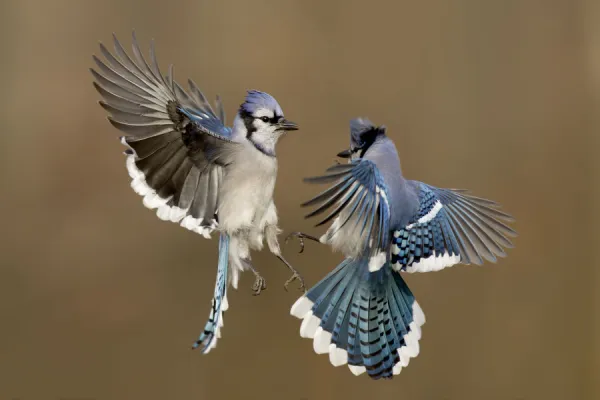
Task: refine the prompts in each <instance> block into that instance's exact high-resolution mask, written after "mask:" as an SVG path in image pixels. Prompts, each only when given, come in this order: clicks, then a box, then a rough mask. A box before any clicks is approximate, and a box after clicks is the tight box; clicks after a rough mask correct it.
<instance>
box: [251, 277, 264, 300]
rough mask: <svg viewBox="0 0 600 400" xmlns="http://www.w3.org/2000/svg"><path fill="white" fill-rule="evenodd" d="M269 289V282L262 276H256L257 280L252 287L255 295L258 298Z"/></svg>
mask: <svg viewBox="0 0 600 400" xmlns="http://www.w3.org/2000/svg"><path fill="white" fill-rule="evenodd" d="M266 289H267V281H266V280H265V278H263V277H262V276H260V275H256V279H255V280H254V284H253V285H252V290H253V291H254V293H253V295H254V296H258V295H259V294H260V292H261V291H263V290H266Z"/></svg>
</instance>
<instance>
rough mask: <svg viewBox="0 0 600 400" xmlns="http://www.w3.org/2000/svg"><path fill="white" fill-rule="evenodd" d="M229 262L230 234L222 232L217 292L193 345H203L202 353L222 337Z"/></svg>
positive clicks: (226, 305)
mask: <svg viewBox="0 0 600 400" xmlns="http://www.w3.org/2000/svg"><path fill="white" fill-rule="evenodd" d="M228 264H229V235H227V234H226V233H221V236H220V237H219V266H218V270H217V282H216V283H215V294H214V296H213V299H212V305H211V309H210V315H209V317H208V322H206V325H205V326H204V331H203V332H202V334H201V335H200V337H199V338H198V340H197V341H196V342H195V343H194V345H193V346H192V348H193V349H196V348H198V347H201V346H202V350H201V351H202V353H203V354H206V353H208V352H209V351H211V350H212V349H214V348H215V347H216V346H217V339H218V338H220V337H221V328H222V327H223V313H224V312H225V311H226V310H227V308H229V304H228V303H227V267H228Z"/></svg>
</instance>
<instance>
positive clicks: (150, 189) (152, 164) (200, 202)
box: [91, 33, 236, 237]
mask: <svg viewBox="0 0 600 400" xmlns="http://www.w3.org/2000/svg"><path fill="white" fill-rule="evenodd" d="M113 38H114V54H115V55H113V54H111V53H110V52H109V51H108V50H107V49H106V47H104V45H102V44H100V51H101V52H102V54H103V55H104V57H105V58H106V61H105V62H103V61H101V60H100V59H98V58H97V57H96V56H94V61H95V63H96V65H97V66H98V70H97V71H96V70H94V69H92V70H91V72H92V74H93V76H94V79H95V82H94V86H95V88H96V89H97V90H98V92H99V93H100V94H101V95H102V97H103V99H104V101H101V102H100V105H101V106H102V107H103V108H104V109H105V110H106V111H108V113H109V114H110V116H109V117H108V119H109V121H110V122H111V124H112V125H113V126H115V127H116V128H117V129H119V130H121V131H122V132H124V133H125V136H123V137H122V138H121V141H122V143H123V144H124V145H126V146H128V147H129V149H128V150H127V151H126V152H125V153H126V154H127V169H128V171H129V174H130V176H131V178H132V182H131V186H132V188H133V189H134V190H135V191H136V192H137V193H138V194H140V195H141V196H144V205H145V206H146V207H148V208H150V209H157V215H158V217H159V218H161V219H163V220H170V221H173V222H180V224H181V226H183V227H185V228H187V229H190V230H192V231H195V232H198V233H200V234H203V235H204V236H205V237H209V234H210V232H212V230H213V229H214V228H215V227H216V225H217V220H216V212H217V209H218V202H219V199H218V188H219V184H220V181H221V175H222V167H221V165H222V164H223V163H226V158H227V154H228V153H230V152H231V147H232V146H235V145H236V144H235V143H233V142H232V141H231V129H230V128H228V127H226V126H225V125H224V122H225V113H224V111H223V107H222V105H221V102H220V101H219V99H218V98H217V114H218V116H217V114H215V112H214V111H213V109H212V107H211V106H210V104H209V103H208V101H207V100H206V98H205V97H204V95H203V94H202V92H201V91H200V90H199V89H198V87H197V86H196V84H195V83H194V82H192V81H191V80H190V81H189V86H190V93H189V94H188V93H187V92H186V91H185V90H183V89H182V88H181V86H180V85H179V84H178V83H177V82H175V81H174V80H173V66H172V65H171V67H170V68H169V75H168V76H166V77H163V76H162V75H161V72H160V69H159V67H158V63H157V61H156V55H155V50H154V43H152V44H151V46H150V61H151V62H150V63H148V62H147V61H146V59H145V58H144V56H143V55H142V52H141V50H140V48H139V45H138V43H137V40H136V37H135V33H134V34H133V44H132V49H133V59H132V58H131V57H130V56H129V55H128V54H127V53H126V52H125V50H124V49H123V47H122V46H121V44H120V43H119V41H118V40H117V38H116V37H115V36H114V35H113Z"/></svg>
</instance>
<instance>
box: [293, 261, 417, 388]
mask: <svg viewBox="0 0 600 400" xmlns="http://www.w3.org/2000/svg"><path fill="white" fill-rule="evenodd" d="M368 264H369V259H368V258H364V259H359V260H353V259H349V258H348V259H346V260H344V261H343V262H342V263H341V264H340V265H338V266H337V267H336V268H335V269H334V270H333V271H332V272H331V273H329V275H327V276H326V277H325V278H324V279H323V280H322V281H320V282H319V283H317V284H316V285H315V286H314V287H313V288H312V289H310V290H309V291H308V292H307V293H306V294H305V295H304V296H302V297H301V298H299V299H298V300H297V301H296V303H295V304H294V305H293V306H292V309H291V311H290V313H291V314H292V315H293V316H295V317H297V318H300V319H302V320H303V321H302V325H301V326H300V336H302V337H304V338H312V339H313V347H314V350H315V352H316V353H317V354H325V353H329V360H330V361H331V364H333V365H334V366H336V367H337V366H340V365H344V364H348V366H349V368H350V371H352V373H354V374H355V375H360V374H362V373H363V372H365V371H366V372H367V373H368V374H369V376H370V377H371V378H373V379H380V378H392V377H393V376H394V375H397V374H399V373H400V371H401V370H402V367H406V366H407V365H408V361H409V359H410V358H413V357H416V356H417V355H418V354H419V339H421V325H423V324H424V323H425V315H424V314H423V311H422V310H421V307H420V306H419V304H418V303H417V302H416V301H415V299H414V296H413V294H412V292H411V291H410V289H409V288H408V286H407V285H406V283H405V282H404V280H403V279H402V277H400V275H399V274H398V273H396V272H394V271H393V270H392V269H391V268H390V267H389V262H387V263H386V264H387V265H386V266H385V267H384V268H381V269H380V270H379V271H376V272H369V270H368Z"/></svg>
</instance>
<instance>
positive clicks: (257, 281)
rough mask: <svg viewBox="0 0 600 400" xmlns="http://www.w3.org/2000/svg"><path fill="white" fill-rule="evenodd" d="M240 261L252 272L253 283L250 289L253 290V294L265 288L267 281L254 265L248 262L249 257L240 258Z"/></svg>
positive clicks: (256, 294) (255, 294) (257, 293)
mask: <svg viewBox="0 0 600 400" xmlns="http://www.w3.org/2000/svg"><path fill="white" fill-rule="evenodd" d="M242 263H244V266H245V267H246V268H248V269H249V270H250V271H252V273H253V274H254V284H252V291H254V296H258V295H259V294H260V292H261V291H263V290H266V289H267V281H266V280H265V278H263V277H262V275H261V274H260V273H259V272H258V271H257V270H256V268H254V266H253V265H252V263H251V262H250V259H247V258H245V259H243V260H242Z"/></svg>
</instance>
